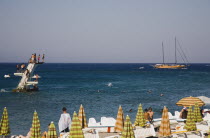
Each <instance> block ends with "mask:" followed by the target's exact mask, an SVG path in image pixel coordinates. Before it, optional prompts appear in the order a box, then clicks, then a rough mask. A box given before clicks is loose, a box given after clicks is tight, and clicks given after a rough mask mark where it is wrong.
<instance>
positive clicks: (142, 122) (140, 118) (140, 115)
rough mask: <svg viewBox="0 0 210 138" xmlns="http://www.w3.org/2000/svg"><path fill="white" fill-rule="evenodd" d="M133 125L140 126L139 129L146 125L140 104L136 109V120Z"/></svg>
mask: <svg viewBox="0 0 210 138" xmlns="http://www.w3.org/2000/svg"><path fill="white" fill-rule="evenodd" d="M134 124H135V126H141V127H144V126H145V124H146V121H145V117H144V112H143V109H142V105H141V104H140V105H139V107H138V111H137V114H136V120H135V123H134Z"/></svg>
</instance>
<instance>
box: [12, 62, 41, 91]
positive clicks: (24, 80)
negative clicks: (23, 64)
mask: <svg viewBox="0 0 210 138" xmlns="http://www.w3.org/2000/svg"><path fill="white" fill-rule="evenodd" d="M43 63H44V62H38V63H37V62H36V60H32V59H30V61H29V63H28V66H27V68H26V69H21V71H20V72H17V73H14V75H15V76H20V77H21V79H20V81H19V84H18V86H17V88H16V89H14V90H13V91H14V92H28V91H37V90H38V86H37V85H38V78H41V77H40V76H38V75H37V74H36V75H34V74H33V73H34V71H35V69H36V67H37V66H39V65H41V64H43ZM34 79H35V80H34Z"/></svg>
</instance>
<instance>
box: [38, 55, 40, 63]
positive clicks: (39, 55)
mask: <svg viewBox="0 0 210 138" xmlns="http://www.w3.org/2000/svg"><path fill="white" fill-rule="evenodd" d="M39 61H40V54H39V56H38V63H39Z"/></svg>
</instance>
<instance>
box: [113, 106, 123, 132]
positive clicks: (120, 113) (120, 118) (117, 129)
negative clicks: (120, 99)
mask: <svg viewBox="0 0 210 138" xmlns="http://www.w3.org/2000/svg"><path fill="white" fill-rule="evenodd" d="M123 127H124V114H123V109H122V107H121V105H120V106H119V109H118V113H117V119H116V123H115V127H114V131H115V132H122V131H123Z"/></svg>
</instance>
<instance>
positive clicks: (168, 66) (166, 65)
mask: <svg viewBox="0 0 210 138" xmlns="http://www.w3.org/2000/svg"><path fill="white" fill-rule="evenodd" d="M176 41H177V40H176V37H175V63H174V64H169V63H165V57H164V46H163V42H162V53H163V63H162V64H155V65H153V67H154V68H156V69H187V67H188V66H189V65H188V64H187V63H185V64H178V63H177V46H176ZM179 53H180V54H181V53H182V54H183V56H182V55H181V57H182V60H183V61H184V62H187V57H186V55H185V53H184V52H183V50H182V49H181V52H180V51H179Z"/></svg>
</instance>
